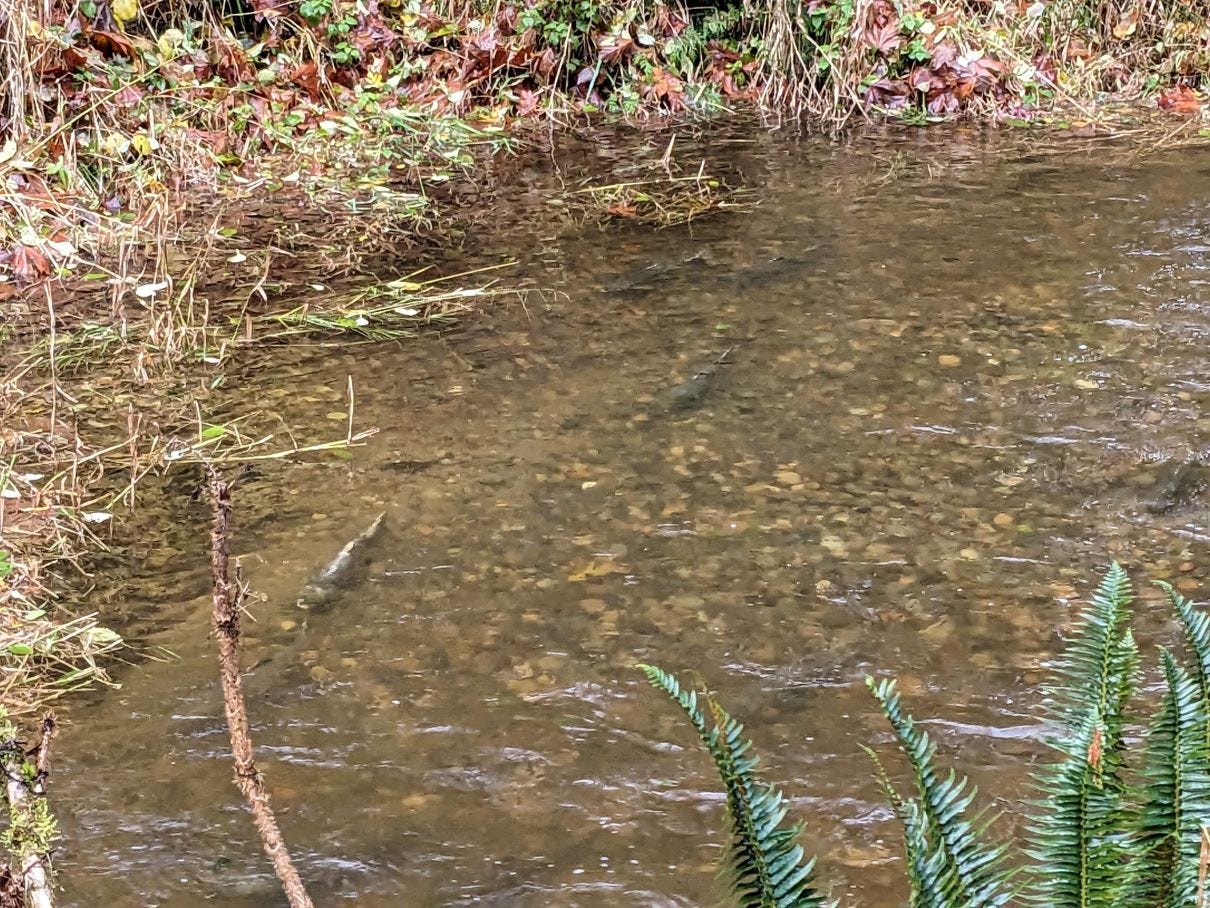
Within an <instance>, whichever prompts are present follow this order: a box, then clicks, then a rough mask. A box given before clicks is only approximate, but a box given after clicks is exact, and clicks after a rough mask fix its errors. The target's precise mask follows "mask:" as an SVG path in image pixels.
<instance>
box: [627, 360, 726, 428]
mask: <svg viewBox="0 0 1210 908" xmlns="http://www.w3.org/2000/svg"><path fill="white" fill-rule="evenodd" d="M734 349H735V348H734V347H728V348H727V349H726V350H724V351H723V352H722V353H721V354H720V355H719V356H718V357H717V358H715V359H714V361H713V362H711V363H709V364H708V365H706V366H704V367H702V368H701V369H699V370H698V371H697V372H695V373H694V374H693V375H691V376H690V377H689V378H687V379H685V380H684V381H683V382H681V383H680V384H678V385H673V386H672V387H671V388H668V389H667V390H665V391H663V392H661V393H660V394H657V395H656V398H655V400H653V401H652V402H651V405H650V406H649V407H648V408H647V413H648V415H650V416H671V415H675V414H677V413H686V412H688V411H690V410H694V409H697V408H698V407H700V406H701V404H702V401H703V400H705V398H706V395H707V394H708V393H709V392H710V389H711V388H712V387H713V386H714V381H715V378H716V377H717V376H718V371H719V369H720V368H722V367H723V366H724V365H726V364H727V362H728V360H727V356H728V354H730V353H731V351H732V350H734Z"/></svg>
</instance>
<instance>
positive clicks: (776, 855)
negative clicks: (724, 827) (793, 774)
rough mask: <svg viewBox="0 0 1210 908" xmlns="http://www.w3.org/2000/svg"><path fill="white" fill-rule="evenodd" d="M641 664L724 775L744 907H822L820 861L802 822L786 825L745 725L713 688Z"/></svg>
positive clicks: (735, 882)
mask: <svg viewBox="0 0 1210 908" xmlns="http://www.w3.org/2000/svg"><path fill="white" fill-rule="evenodd" d="M639 669H640V670H641V671H642V672H643V674H645V675H646V676H647V680H648V682H649V683H650V684H651V686H652V687H654V688H655V689H656V690H660V691H663V692H664V693H665V694H667V695H668V696H669V697H670V698H671V699H672V700H673V702H675V703H676V704H677V705H678V706H680V708H681V709H682V710H684V712H685V715H687V716H688V717H689V721H690V722H691V723H692V724H693V727H694V729H695V730H696V731H697V733H698V737H699V738H701V740H702V743H703V744H704V745H705V746H706V750H707V751H708V752H709V754H710V756H711V758H712V759H713V760H714V766H715V768H716V769H717V770H718V773H719V776H720V777H721V778H722V780H723V787H724V788H725V789H726V792H727V818H728V820H729V825H730V827H731V830H730V831H731V835H730V843H729V856H728V868H729V870H730V876H731V882H732V891H733V892H734V894H735V897H736V904H737V905H738V906H739V908H823V906H824V904H825V903H824V899H823V897H822V896H821V895H820V894H819V893H818V892H817V891H816V890H815V888H814V885H813V883H814V880H813V870H814V866H815V861H814V859H813V858H812V859H807V858H806V856H805V853H804V851H803V848H802V846H801V845H799V844H798V837H799V834H800V833H801V832H802V824H801V823H796V824H792V825H785V823H784V821H785V818H786V813H787V808H786V806H785V798H784V797H783V796H782V793H781V791H779V790H778V789H777V788H776V787H775V786H773V785H770V784H768V783H766V782H762V781H760V779H759V778H758V777H757V774H756V767H757V762H758V761H757V757H756V755H755V754H754V753H753V752H752V742H751V741H750V740H748V739H746V738H744V727H743V726H742V725H740V724H739V722H737V721H735V719H733V718H732V717H731V716H730V715H729V714H728V713H727V711H726V710H725V709H723V707H722V706H721V705H720V704H719V702H718V701H717V700H715V699H714V697H712V696H710V695H709V694H706V695H704V696H702V697H700V698H699V696H698V693H697V691H694V690H686V689H684V688H683V687H681V685H680V683H679V682H678V681H677V680H676V678H674V677H673V676H672V675H670V674H668V673H667V672H665V671H663V670H662V669H659V668H656V667H655V666H654V665H640V666H639ZM700 701H704V702H705V704H706V709H707V710H708V711H709V713H710V719H709V720H707V718H706V715H705V713H704V712H703V711H702V708H701V705H700Z"/></svg>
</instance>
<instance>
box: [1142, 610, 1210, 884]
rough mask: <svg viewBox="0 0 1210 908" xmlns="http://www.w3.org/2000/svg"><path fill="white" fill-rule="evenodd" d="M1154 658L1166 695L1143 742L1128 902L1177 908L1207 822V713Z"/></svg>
mask: <svg viewBox="0 0 1210 908" xmlns="http://www.w3.org/2000/svg"><path fill="white" fill-rule="evenodd" d="M1182 617H1183V616H1182ZM1160 658H1161V662H1162V663H1163V669H1164V680H1165V681H1166V682H1167V688H1168V689H1167V690H1166V691H1165V693H1164V700H1163V704H1162V705H1161V707H1160V712H1159V714H1158V715H1157V716H1156V719H1155V722H1154V723H1153V725H1152V727H1151V731H1150V734H1149V735H1148V737H1147V763H1146V766H1145V767H1144V769H1143V777H1144V780H1145V783H1146V784H1145V786H1144V791H1145V793H1146V801H1145V803H1144V805H1143V810H1142V814H1141V818H1140V821H1139V825H1138V838H1137V840H1136V843H1135V844H1136V845H1137V846H1138V847H1137V848H1132V854H1134V855H1136V857H1135V858H1134V860H1133V868H1132V873H1131V893H1130V896H1131V899H1132V904H1134V905H1138V906H1140V908H1144V906H1145V908H1178V906H1180V908H1184V906H1187V905H1192V904H1194V902H1195V899H1196V896H1197V888H1198V861H1199V856H1200V853H1201V829H1202V826H1203V825H1204V824H1206V823H1207V822H1210V775H1207V752H1206V739H1205V725H1206V710H1205V704H1204V703H1203V701H1202V693H1201V688H1200V687H1199V685H1198V682H1197V680H1196V679H1195V677H1193V676H1191V675H1190V673H1189V672H1187V671H1185V669H1184V668H1182V667H1181V666H1180V665H1178V664H1177V662H1176V660H1175V659H1173V658H1172V655H1171V654H1170V653H1169V652H1168V651H1167V650H1163V649H1161V650H1160Z"/></svg>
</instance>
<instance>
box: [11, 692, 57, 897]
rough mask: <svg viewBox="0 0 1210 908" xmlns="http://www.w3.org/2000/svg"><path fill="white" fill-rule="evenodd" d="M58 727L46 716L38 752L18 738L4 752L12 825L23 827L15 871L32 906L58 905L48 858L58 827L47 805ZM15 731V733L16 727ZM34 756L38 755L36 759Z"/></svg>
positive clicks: (15, 853) (16, 844) (15, 850)
mask: <svg viewBox="0 0 1210 908" xmlns="http://www.w3.org/2000/svg"><path fill="white" fill-rule="evenodd" d="M9 727H10V728H11V726H9ZM55 727H56V726H55V720H54V717H53V716H47V717H46V718H45V719H43V720H42V737H41V739H40V740H39V741H38V746H37V749H36V751H35V752H31V754H26V753H25V752H24V751H23V750H22V748H21V746H20V745H19V744H16V743H15V741H14V746H12V747H9V748H6V752H5V754H4V756H3V764H4V776H5V786H4V794H5V797H6V798H7V799H8V811H9V828H10V829H15V830H19V833H18V835H17V836H16V841H15V842H14V843H13V853H12V860H13V866H12V867H11V872H12V874H13V876H14V877H15V881H16V883H17V884H18V885H19V886H20V888H21V892H22V893H23V895H24V901H25V904H26V906H28V908H54V904H55V899H54V890H53V889H52V888H51V882H50V874H48V873H47V872H46V863H45V862H46V855H47V853H48V852H49V851H50V843H51V840H52V839H54V838H55V837H56V836H57V835H58V829H57V827H56V826H55V821H54V818H53V817H52V816H51V814H50V810H49V809H48V808H47V806H46V787H45V784H44V783H45V780H46V775H47V773H49V772H50V741H51V738H53V737H54V735H55ZM13 732H14V737H15V729H13ZM30 756H33V757H34V759H33V762H32V763H31V762H30V760H29V757H30Z"/></svg>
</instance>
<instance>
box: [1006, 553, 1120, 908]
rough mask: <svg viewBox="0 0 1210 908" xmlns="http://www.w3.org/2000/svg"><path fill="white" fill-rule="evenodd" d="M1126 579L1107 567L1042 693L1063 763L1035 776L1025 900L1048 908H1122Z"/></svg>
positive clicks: (1117, 567)
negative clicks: (1031, 862) (1030, 877)
mask: <svg viewBox="0 0 1210 908" xmlns="http://www.w3.org/2000/svg"><path fill="white" fill-rule="evenodd" d="M1132 601H1133V594H1132V592H1131V588H1130V579H1129V577H1128V576H1127V575H1126V572H1125V571H1124V570H1123V569H1122V567H1121V565H1119V564H1117V563H1116V562H1115V563H1114V564H1113V565H1111V566H1110V568H1109V570H1108V571H1107V572H1106V574H1105V577H1104V579H1102V581H1101V583H1100V585H1099V586H1098V587H1097V590H1096V592H1095V593H1094V594H1093V596H1092V599H1091V602H1090V603H1089V605H1088V607H1087V608H1086V609H1085V610H1084V611H1083V612H1082V613H1081V614H1080V623H1079V630H1078V631H1077V633H1076V636H1075V638H1074V639H1073V640H1072V642H1071V644H1070V645H1069V646H1068V648H1067V650H1066V652H1065V653H1064V655H1063V657H1062V658H1061V659H1060V660H1059V662H1058V665H1057V668H1056V672H1057V674H1058V676H1059V681H1058V683H1056V684H1055V685H1053V686H1051V687H1049V688H1048V689H1047V693H1048V695H1049V697H1050V699H1051V703H1050V705H1049V711H1050V714H1051V717H1052V720H1054V721H1055V722H1056V724H1057V725H1058V726H1059V727H1058V729H1057V732H1056V734H1055V735H1054V736H1052V737H1051V738H1049V739H1048V742H1047V743H1049V744H1050V745H1051V746H1052V747H1054V748H1055V749H1056V750H1058V751H1059V753H1060V754H1062V759H1061V760H1060V761H1059V762H1058V763H1056V764H1053V765H1051V766H1049V767H1047V768H1046V769H1044V770H1043V771H1042V772H1041V773H1039V775H1038V776H1037V783H1038V786H1039V789H1040V791H1041V794H1042V800H1041V801H1040V802H1038V803H1037V805H1036V808H1037V811H1036V813H1035V814H1034V816H1033V817H1032V819H1031V821H1030V824H1029V828H1028V832H1027V838H1028V840H1029V842H1030V846H1031V847H1030V851H1029V853H1030V854H1031V855H1032V856H1033V857H1034V858H1036V859H1037V861H1038V865H1037V866H1036V867H1035V868H1034V870H1035V873H1034V885H1033V887H1032V889H1031V893H1030V894H1031V896H1032V900H1033V901H1035V902H1036V903H1038V904H1040V905H1046V906H1047V908H1068V906H1071V908H1101V906H1104V908H1109V906H1115V905H1118V904H1120V897H1121V896H1122V895H1123V886H1124V875H1123V869H1124V862H1125V840H1126V837H1127V835H1128V833H1129V831H1130V829H1131V826H1132V825H1133V824H1132V818H1131V815H1130V813H1129V810H1128V802H1127V786H1126V784H1125V782H1124V781H1123V761H1124V757H1125V747H1126V745H1125V740H1124V731H1123V729H1124V725H1125V718H1124V716H1125V710H1126V705H1127V702H1128V701H1129V700H1130V698H1131V696H1133V694H1134V692H1135V690H1136V687H1137V684H1138V674H1139V652H1138V646H1137V645H1136V644H1135V642H1134V636H1133V635H1132V634H1131V632H1130V628H1129V626H1128V625H1129V621H1130V603H1131V602H1132Z"/></svg>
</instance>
